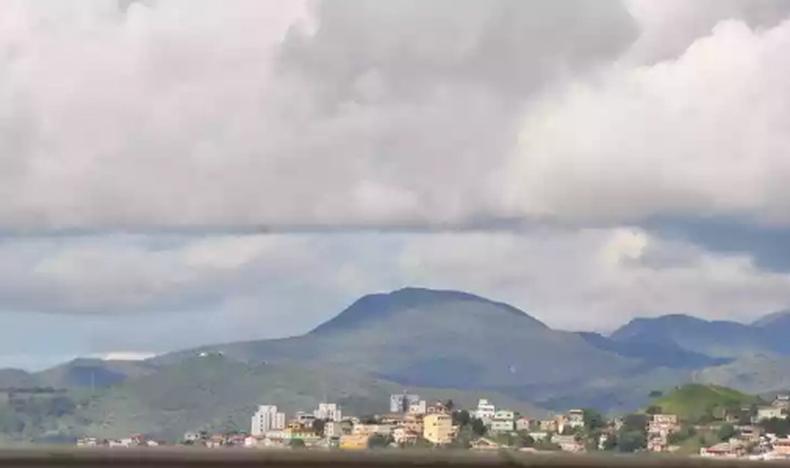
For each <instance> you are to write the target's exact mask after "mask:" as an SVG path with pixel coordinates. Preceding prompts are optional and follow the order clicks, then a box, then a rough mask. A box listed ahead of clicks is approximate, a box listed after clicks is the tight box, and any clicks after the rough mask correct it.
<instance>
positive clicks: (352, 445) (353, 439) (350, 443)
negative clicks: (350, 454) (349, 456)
mask: <svg viewBox="0 0 790 468" xmlns="http://www.w3.org/2000/svg"><path fill="white" fill-rule="evenodd" d="M369 439H370V436H369V435H367V434H351V435H343V436H340V444H339V447H340V449H342V450H366V449H367V448H368V440H369Z"/></svg>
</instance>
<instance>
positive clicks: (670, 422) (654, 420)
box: [647, 414, 680, 452]
mask: <svg viewBox="0 0 790 468" xmlns="http://www.w3.org/2000/svg"><path fill="white" fill-rule="evenodd" d="M678 430H680V426H679V425H678V417H677V415H675V414H654V415H652V416H651V417H650V420H649V421H648V423H647V450H648V451H650V452H667V451H669V436H670V435H671V434H672V433H674V432H677V431H678Z"/></svg>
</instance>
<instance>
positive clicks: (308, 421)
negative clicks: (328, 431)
mask: <svg viewBox="0 0 790 468" xmlns="http://www.w3.org/2000/svg"><path fill="white" fill-rule="evenodd" d="M315 420H316V417H315V415H313V413H306V412H304V411H297V412H296V414H295V415H294V418H293V421H291V422H292V423H293V422H296V423H299V424H301V425H302V427H313V423H314V422H315Z"/></svg>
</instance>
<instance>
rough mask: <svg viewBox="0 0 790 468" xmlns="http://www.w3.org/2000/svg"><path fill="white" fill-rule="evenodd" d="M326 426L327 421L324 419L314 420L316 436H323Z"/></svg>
mask: <svg viewBox="0 0 790 468" xmlns="http://www.w3.org/2000/svg"><path fill="white" fill-rule="evenodd" d="M325 426H326V421H325V420H323V419H314V420H313V432H315V433H316V434H319V435H320V434H323V433H324V427H325Z"/></svg>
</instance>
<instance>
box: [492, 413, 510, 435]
mask: <svg viewBox="0 0 790 468" xmlns="http://www.w3.org/2000/svg"><path fill="white" fill-rule="evenodd" d="M515 418H516V414H515V413H514V412H513V411H510V410H498V411H496V412H494V417H493V418H491V420H490V421H491V423H490V427H491V431H492V432H513V430H514V429H515Z"/></svg>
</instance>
